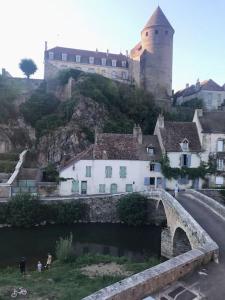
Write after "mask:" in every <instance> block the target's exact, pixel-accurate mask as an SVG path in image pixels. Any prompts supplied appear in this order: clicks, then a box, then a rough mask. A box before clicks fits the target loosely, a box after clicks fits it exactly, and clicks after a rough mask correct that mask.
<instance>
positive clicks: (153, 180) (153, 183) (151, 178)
mask: <svg viewBox="0 0 225 300" xmlns="http://www.w3.org/2000/svg"><path fill="white" fill-rule="evenodd" d="M150 185H155V177H150Z"/></svg>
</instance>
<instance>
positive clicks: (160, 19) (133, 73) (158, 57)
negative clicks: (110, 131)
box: [44, 7, 174, 103]
mask: <svg viewBox="0 0 225 300" xmlns="http://www.w3.org/2000/svg"><path fill="white" fill-rule="evenodd" d="M173 35H174V29H173V28H172V26H171V25H170V23H169V21H168V20H167V18H166V16H165V15H164V13H163V12H162V10H161V8H160V7H158V8H157V9H156V11H155V12H154V13H153V15H152V16H151V18H150V19H149V21H148V22H147V24H146V25H145V27H144V29H143V30H142V32H141V41H140V42H139V43H138V44H137V45H136V46H135V47H134V48H133V49H132V50H131V52H130V55H128V52H127V53H126V55H123V54H121V53H120V54H112V53H109V51H108V50H107V52H99V51H98V50H97V49H96V51H87V50H79V49H70V48H63V47H55V48H52V49H49V50H48V49H47V44H46V48H45V75H44V77H45V79H49V78H53V77H55V76H56V75H57V73H58V72H59V70H62V69H69V68H72V69H78V70H82V71H84V72H90V73H97V74H101V75H103V76H105V77H108V78H111V79H114V80H118V81H121V82H127V83H134V82H135V83H136V84H137V85H138V86H142V87H143V88H144V89H146V90H147V91H149V92H151V93H152V94H153V95H154V97H155V100H156V101H157V102H158V103H160V102H161V101H162V102H163V103H165V102H169V101H168V100H169V99H170V97H171V95H172V61H173Z"/></svg>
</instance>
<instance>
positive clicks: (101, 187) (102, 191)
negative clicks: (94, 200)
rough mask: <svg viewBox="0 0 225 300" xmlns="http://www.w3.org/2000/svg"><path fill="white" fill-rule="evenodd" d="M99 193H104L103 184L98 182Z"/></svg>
mask: <svg viewBox="0 0 225 300" xmlns="http://www.w3.org/2000/svg"><path fill="white" fill-rule="evenodd" d="M99 193H102V194H104V193H105V184H99Z"/></svg>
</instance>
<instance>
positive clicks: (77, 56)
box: [76, 55, 81, 63]
mask: <svg viewBox="0 0 225 300" xmlns="http://www.w3.org/2000/svg"><path fill="white" fill-rule="evenodd" d="M80 58H81V57H80V55H76V62H77V63H80Z"/></svg>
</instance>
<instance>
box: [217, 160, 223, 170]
mask: <svg viewBox="0 0 225 300" xmlns="http://www.w3.org/2000/svg"><path fill="white" fill-rule="evenodd" d="M223 169H224V163H223V159H217V170H218V171H223Z"/></svg>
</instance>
